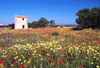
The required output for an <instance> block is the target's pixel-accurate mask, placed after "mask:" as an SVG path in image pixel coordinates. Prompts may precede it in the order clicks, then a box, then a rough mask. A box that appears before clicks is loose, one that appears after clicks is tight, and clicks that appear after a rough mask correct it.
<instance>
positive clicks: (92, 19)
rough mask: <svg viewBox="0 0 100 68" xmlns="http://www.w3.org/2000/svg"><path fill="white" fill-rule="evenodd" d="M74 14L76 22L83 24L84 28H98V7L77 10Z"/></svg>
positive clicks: (99, 10)
mask: <svg viewBox="0 0 100 68" xmlns="http://www.w3.org/2000/svg"><path fill="white" fill-rule="evenodd" d="M76 15H77V16H78V18H76V23H77V24H81V25H83V27H84V28H89V27H92V28H93V29H94V28H98V29H99V28H100V7H94V8H92V9H91V10H89V9H83V10H79V11H78V12H77V13H76Z"/></svg>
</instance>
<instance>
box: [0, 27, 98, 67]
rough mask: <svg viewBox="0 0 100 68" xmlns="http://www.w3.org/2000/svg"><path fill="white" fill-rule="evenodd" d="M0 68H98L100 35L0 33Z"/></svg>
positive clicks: (61, 30) (65, 31)
mask: <svg viewBox="0 0 100 68" xmlns="http://www.w3.org/2000/svg"><path fill="white" fill-rule="evenodd" d="M53 32H58V33H59V36H55V35H52V33H53ZM0 68H100V31H99V30H92V29H84V30H80V31H74V30H71V29H70V28H66V27H63V28H58V27H57V28H49V29H48V28H44V29H40V28H38V29H27V30H25V29H20V30H9V29H0Z"/></svg>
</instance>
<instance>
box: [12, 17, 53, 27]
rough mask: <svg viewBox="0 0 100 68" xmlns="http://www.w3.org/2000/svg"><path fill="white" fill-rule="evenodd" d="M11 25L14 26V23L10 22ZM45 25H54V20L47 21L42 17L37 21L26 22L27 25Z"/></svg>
mask: <svg viewBox="0 0 100 68" xmlns="http://www.w3.org/2000/svg"><path fill="white" fill-rule="evenodd" d="M10 26H11V27H13V28H14V23H13V24H10ZM46 26H51V27H53V26H55V21H54V20H51V21H48V20H47V19H46V18H44V17H42V18H40V19H39V20H38V21H33V22H32V23H28V27H31V28H37V27H46Z"/></svg>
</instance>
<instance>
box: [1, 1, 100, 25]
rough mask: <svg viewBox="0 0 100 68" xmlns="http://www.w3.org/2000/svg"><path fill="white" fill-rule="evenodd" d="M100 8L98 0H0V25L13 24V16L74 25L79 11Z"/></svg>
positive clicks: (30, 20) (29, 20)
mask: <svg viewBox="0 0 100 68" xmlns="http://www.w3.org/2000/svg"><path fill="white" fill-rule="evenodd" d="M93 7H100V0H0V24H11V23H14V17H15V15H19V16H21V15H22V16H28V22H30V23H31V22H32V21H38V20H39V18H40V17H44V18H46V19H47V20H48V21H50V20H54V21H55V23H56V24H61V25H66V24H76V23H75V19H76V18H77V16H76V13H77V12H78V11H79V10H80V9H84V8H89V9H91V8H93Z"/></svg>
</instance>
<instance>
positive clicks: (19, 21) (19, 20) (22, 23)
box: [14, 15, 28, 29]
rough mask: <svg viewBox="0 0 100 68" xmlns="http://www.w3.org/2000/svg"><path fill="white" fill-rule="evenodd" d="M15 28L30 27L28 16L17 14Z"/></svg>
mask: <svg viewBox="0 0 100 68" xmlns="http://www.w3.org/2000/svg"><path fill="white" fill-rule="evenodd" d="M14 28H15V29H28V20H27V16H18V15H15V27H14Z"/></svg>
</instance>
